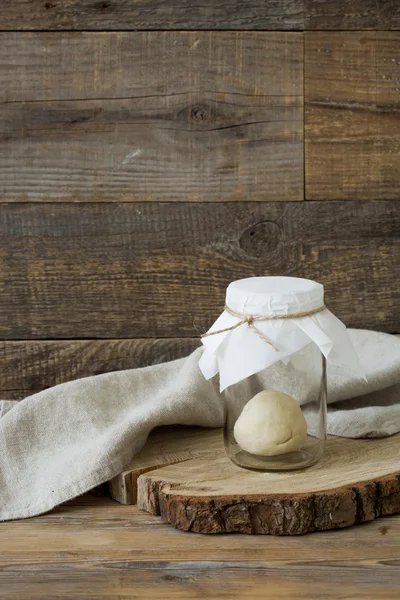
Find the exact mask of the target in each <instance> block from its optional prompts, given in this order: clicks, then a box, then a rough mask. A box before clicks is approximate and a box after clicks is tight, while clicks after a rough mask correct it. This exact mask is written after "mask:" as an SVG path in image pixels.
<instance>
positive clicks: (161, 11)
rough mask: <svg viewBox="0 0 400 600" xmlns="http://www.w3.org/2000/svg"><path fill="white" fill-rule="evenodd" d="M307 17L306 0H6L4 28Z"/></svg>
mask: <svg viewBox="0 0 400 600" xmlns="http://www.w3.org/2000/svg"><path fill="white" fill-rule="evenodd" d="M303 21H304V13H303V0H268V2H265V1H263V0H250V1H245V0H239V1H237V2H235V3H233V4H230V3H229V2H228V3H227V2H223V1H222V0H203V1H202V2H192V1H191V0H167V1H166V2H159V1H157V0H147V1H146V2H145V3H144V2H140V0H130V2H122V1H121V0H103V1H98V2H93V0H68V1H65V0H63V2H56V1H54V2H43V1H42V0H18V3H16V2H15V0H2V19H1V23H0V30H3V31H4V30H33V29H34V30H60V29H76V30H79V29H83V30H85V31H101V30H136V31H137V30H140V29H146V30H152V29H234V30H241V29H250V30H251V29H255V30H257V29H262V30H264V29H278V30H291V29H302V28H303Z"/></svg>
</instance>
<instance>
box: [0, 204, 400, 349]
mask: <svg viewBox="0 0 400 600" xmlns="http://www.w3.org/2000/svg"><path fill="white" fill-rule="evenodd" d="M399 220H400V203H398V202H394V201H393V202H368V203H360V202H341V203H340V202H335V203H333V202H293V203H282V202H277V203H269V202H268V203H257V202H254V203H209V204H208V203H167V204H164V203H142V204H132V203H124V204H116V203H110V204H102V203H99V204H68V203H65V204H50V205H49V204H45V203H44V204H9V205H3V206H2V208H1V211H0V255H1V259H2V268H1V269H0V287H1V289H2V294H1V296H0V337H1V338H2V339H6V340H13V339H14V340H25V339H40V338H42V339H61V340H63V339H64V340H66V339H71V338H72V339H74V338H75V339H76V338H78V339H87V338H89V339H93V338H111V339H115V338H163V337H168V338H170V337H180V338H184V337H190V338H195V337H198V336H199V334H200V333H202V332H204V331H206V330H207V329H208V327H209V326H210V325H211V323H213V322H214V320H215V318H216V317H217V316H218V314H219V313H220V310H221V309H222V307H223V303H224V297H225V288H226V286H227V285H228V284H229V283H230V282H231V281H233V280H235V279H240V278H243V277H249V276H256V275H258V276H261V275H291V276H293V275H296V276H300V277H308V278H311V279H316V280H318V281H320V282H321V283H323V284H324V285H325V290H326V302H327V305H328V306H329V307H330V308H331V309H332V311H333V312H335V313H336V314H337V315H338V316H339V318H341V319H343V320H344V321H345V323H346V324H347V325H348V326H352V327H364V328H371V329H380V330H383V331H389V332H396V331H399V330H400V323H399V311H398V305H399V289H398V285H397V281H398V279H399V277H400V274H399V268H400V264H399V260H398V257H399V244H400V239H399V229H400V225H399Z"/></svg>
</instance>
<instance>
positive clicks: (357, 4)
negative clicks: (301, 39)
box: [304, 0, 400, 30]
mask: <svg viewBox="0 0 400 600" xmlns="http://www.w3.org/2000/svg"><path fill="white" fill-rule="evenodd" d="M304 15H305V27H304V28H305V29H339V30H340V29H342V30H343V29H353V30H357V29H363V30H365V29H376V30H379V29H382V30H388V29H400V4H399V2H398V1H397V0H305V1H304Z"/></svg>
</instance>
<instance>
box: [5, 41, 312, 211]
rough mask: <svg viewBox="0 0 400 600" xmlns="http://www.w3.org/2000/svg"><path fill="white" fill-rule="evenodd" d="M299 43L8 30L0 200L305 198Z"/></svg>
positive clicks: (301, 53)
mask: <svg viewBox="0 0 400 600" xmlns="http://www.w3.org/2000/svg"><path fill="white" fill-rule="evenodd" d="M302 43H303V39H302V35H301V34H296V33H287V34H285V33H263V34H261V33H254V32H253V33H240V32H232V33H230V32H193V33H185V32H170V33H168V32H164V33H162V32H153V33H151V32H148V33H141V32H136V33H79V34H78V33H62V34H60V33H35V34H32V33H3V34H2V35H1V44H0V65H1V66H0V77H1V79H2V87H1V90H0V103H1V102H2V104H0V131H1V134H0V173H1V183H0V200H2V201H7V202H19V201H74V202H76V201H107V202H115V201H121V200H123V201H152V200H167V201H180V200H181V201H182V200H189V201H199V200H202V201H215V200H218V199H219V200H230V201H232V200H243V199H247V200H302V199H303V187H304V186H303V179H304V176H303V175H304V174H303V171H304V169H303V50H302ZM13 65H14V66H16V67H17V68H14V66H13Z"/></svg>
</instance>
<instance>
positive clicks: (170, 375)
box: [0, 330, 400, 521]
mask: <svg viewBox="0 0 400 600" xmlns="http://www.w3.org/2000/svg"><path fill="white" fill-rule="evenodd" d="M349 335H350V337H351V339H352V341H353V344H354V346H355V348H356V350H357V352H358V354H359V357H360V361H361V364H362V365H363V367H364V369H365V372H366V374H367V377H368V383H367V382H365V381H364V380H360V379H356V378H354V377H352V376H351V375H349V374H348V373H345V372H343V371H340V370H338V369H337V368H335V367H331V366H329V365H328V396H329V403H330V406H329V411H328V429H329V433H331V434H334V435H338V436H344V437H354V438H358V437H382V436H389V435H393V434H395V433H398V432H399V431H400V339H399V338H398V337H395V336H391V335H388V334H384V333H377V332H372V331H365V330H349ZM201 353H202V349H201V348H199V349H197V350H195V351H194V352H193V354H191V355H190V356H189V357H188V358H184V359H180V360H175V361H173V362H169V363H164V364H160V365H155V366H151V367H146V368H142V369H132V370H128V371H119V372H114V373H106V374H104V375H97V376H95V377H87V378H85V379H78V380H76V381H71V382H69V383H63V384H61V385H58V386H56V387H53V388H50V389H48V390H45V391H43V392H39V393H38V394H35V395H34V396H30V397H29V398H26V399H25V400H23V401H22V402H10V401H3V402H2V403H1V402H0V415H2V416H1V418H0V520H3V521H4V520H8V519H21V518H25V517H31V516H33V515H38V514H41V513H44V512H46V511H48V510H50V509H51V508H53V507H54V506H56V505H58V504H60V503H62V502H64V501H66V500H69V499H71V498H74V497H76V496H78V495H80V494H83V493H84V492H86V491H88V490H89V489H91V488H92V487H94V486H96V485H99V484H101V483H103V482H105V481H107V480H109V479H111V478H112V477H114V476H115V475H117V474H118V473H119V472H121V471H122V470H123V469H124V467H126V466H127V465H128V464H129V462H130V461H131V459H132V457H133V455H134V454H135V453H137V452H138V451H139V450H140V449H141V447H142V446H143V445H144V443H145V442H146V438H147V436H148V434H149V432H150V431H151V430H152V429H153V428H154V427H157V426H159V425H169V424H182V425H200V426H203V427H220V426H221V425H222V424H223V419H224V409H223V402H222V400H221V397H220V396H219V393H218V392H217V391H216V390H217V387H218V386H217V385H216V384H215V382H213V381H212V380H210V381H206V380H205V379H204V378H203V376H202V374H201V372H200V370H199V367H198V361H199V358H200V356H201ZM281 368H282V367H280V366H279V364H278V365H274V366H273V367H270V369H269V370H268V373H270V377H271V379H270V381H269V384H270V385H271V387H273V385H274V381H275V382H276V381H277V380H279V377H280V371H279V369H281ZM399 465H400V442H399Z"/></svg>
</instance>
